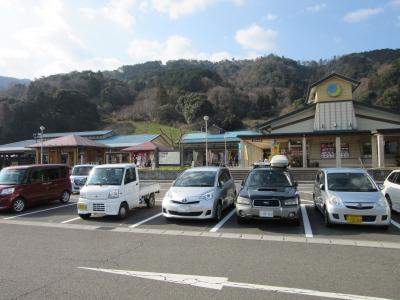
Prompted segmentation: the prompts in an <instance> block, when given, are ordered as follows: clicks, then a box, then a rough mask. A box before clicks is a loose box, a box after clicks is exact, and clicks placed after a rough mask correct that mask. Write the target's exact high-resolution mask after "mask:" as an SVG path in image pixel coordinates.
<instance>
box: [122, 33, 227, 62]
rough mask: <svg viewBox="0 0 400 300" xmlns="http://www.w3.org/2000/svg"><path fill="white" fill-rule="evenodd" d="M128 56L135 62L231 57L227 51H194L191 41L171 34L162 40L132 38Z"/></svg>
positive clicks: (222, 58) (216, 59) (212, 59)
mask: <svg viewBox="0 0 400 300" xmlns="http://www.w3.org/2000/svg"><path fill="white" fill-rule="evenodd" d="M127 53H128V55H129V57H131V58H132V59H134V60H135V61H136V62H143V61H148V60H161V61H163V62H167V61H169V60H177V59H199V60H211V61H220V60H224V59H230V58H232V55H231V54H229V53H228V52H215V53H204V52H198V51H196V50H195V49H194V48H193V46H192V41H191V40H190V39H188V38H186V37H183V36H179V35H173V36H170V37H169V38H167V39H166V40H165V41H164V42H160V41H156V40H133V41H131V42H130V44H129V47H128V49H127Z"/></svg>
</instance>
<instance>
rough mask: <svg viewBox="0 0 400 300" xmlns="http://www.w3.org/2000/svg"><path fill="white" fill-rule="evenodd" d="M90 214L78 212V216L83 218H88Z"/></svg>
mask: <svg viewBox="0 0 400 300" xmlns="http://www.w3.org/2000/svg"><path fill="white" fill-rule="evenodd" d="M91 215H92V214H79V217H80V218H81V219H83V220H87V219H89V218H90V216H91Z"/></svg>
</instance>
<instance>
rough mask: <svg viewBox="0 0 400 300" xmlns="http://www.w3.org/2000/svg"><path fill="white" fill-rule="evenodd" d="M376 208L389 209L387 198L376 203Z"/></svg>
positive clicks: (381, 198) (382, 198)
mask: <svg viewBox="0 0 400 300" xmlns="http://www.w3.org/2000/svg"><path fill="white" fill-rule="evenodd" d="M376 206H378V207H388V206H389V205H388V203H387V200H386V198H385V197H380V198H379V201H378V202H377V203H376Z"/></svg>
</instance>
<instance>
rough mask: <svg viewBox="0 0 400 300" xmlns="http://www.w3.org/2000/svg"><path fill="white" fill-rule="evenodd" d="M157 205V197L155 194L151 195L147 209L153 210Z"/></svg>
mask: <svg viewBox="0 0 400 300" xmlns="http://www.w3.org/2000/svg"><path fill="white" fill-rule="evenodd" d="M155 205H156V196H155V195H154V193H152V194H150V197H149V199H147V200H146V206H147V208H153V207H154V206H155Z"/></svg>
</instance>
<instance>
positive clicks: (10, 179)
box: [0, 169, 27, 184]
mask: <svg viewBox="0 0 400 300" xmlns="http://www.w3.org/2000/svg"><path fill="white" fill-rule="evenodd" d="M26 173H27V172H26V169H3V170H1V171H0V184H20V183H23V182H25V179H26Z"/></svg>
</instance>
